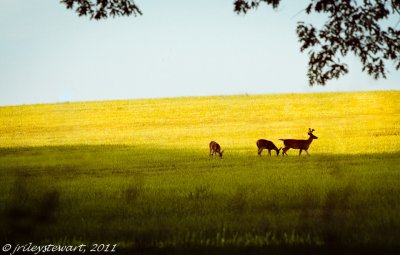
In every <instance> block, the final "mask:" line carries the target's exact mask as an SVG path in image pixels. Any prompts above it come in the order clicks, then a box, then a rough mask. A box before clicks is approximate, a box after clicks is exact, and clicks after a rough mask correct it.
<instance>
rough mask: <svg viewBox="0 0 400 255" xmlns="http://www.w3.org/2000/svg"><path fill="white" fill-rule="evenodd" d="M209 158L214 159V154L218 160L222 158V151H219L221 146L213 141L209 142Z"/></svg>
mask: <svg viewBox="0 0 400 255" xmlns="http://www.w3.org/2000/svg"><path fill="white" fill-rule="evenodd" d="M209 147H210V156H213V157H214V154H218V155H219V157H220V158H222V154H224V151H221V146H220V145H219V144H218V143H217V142H214V141H211V142H210V145H209Z"/></svg>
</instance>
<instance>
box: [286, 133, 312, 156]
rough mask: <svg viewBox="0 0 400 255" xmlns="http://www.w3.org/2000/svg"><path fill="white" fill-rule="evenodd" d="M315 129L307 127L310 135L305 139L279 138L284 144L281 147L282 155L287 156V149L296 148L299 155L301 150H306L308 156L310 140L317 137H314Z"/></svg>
mask: <svg viewBox="0 0 400 255" xmlns="http://www.w3.org/2000/svg"><path fill="white" fill-rule="evenodd" d="M314 131H315V129H311V128H309V129H308V135H309V136H310V137H309V138H308V139H307V140H295V139H279V140H281V141H283V144H284V145H285V148H283V149H282V156H285V154H286V156H288V155H287V153H286V152H287V151H288V150H289V149H298V150H300V152H299V156H300V155H301V152H302V151H303V150H305V151H306V153H307V155H308V156H310V153H308V148H309V147H310V144H311V142H312V141H313V140H314V139H318V137H316V136H315V135H314V134H313V132H314Z"/></svg>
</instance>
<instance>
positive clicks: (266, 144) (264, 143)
mask: <svg viewBox="0 0 400 255" xmlns="http://www.w3.org/2000/svg"><path fill="white" fill-rule="evenodd" d="M257 147H258V156H261V152H262V151H263V150H264V149H267V150H268V154H269V155H270V156H271V150H274V151H276V156H279V151H280V150H281V149H282V148H279V149H278V148H277V147H276V146H275V144H274V143H273V142H271V141H268V140H264V139H260V140H258V141H257Z"/></svg>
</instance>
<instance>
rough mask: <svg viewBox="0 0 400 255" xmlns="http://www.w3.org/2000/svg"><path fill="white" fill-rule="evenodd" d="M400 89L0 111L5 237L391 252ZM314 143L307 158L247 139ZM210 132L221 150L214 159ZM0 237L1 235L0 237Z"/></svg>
mask: <svg viewBox="0 0 400 255" xmlns="http://www.w3.org/2000/svg"><path fill="white" fill-rule="evenodd" d="M399 98H400V91H381V92H352V93H319V94H280V95H254V96H253V95H252V96H247V95H243V96H215V97H190V98H171V99H148V100H147V99H146V100H125V101H104V102H84V103H59V104H44V105H24V106H10V107H0V217H1V218H0V241H2V243H20V244H21V243H29V242H33V243H36V244H49V243H52V244H87V245H89V244H93V243H104V244H112V245H113V244H117V246H116V247H117V248H116V249H117V251H119V252H120V253H123V252H126V253H129V254H138V253H171V254H175V253H182V254H188V253H196V254H222V253H226V254H241V253H243V254H249V253H254V254H256V253H257V254H266V252H269V253H268V254H280V253H285V252H287V253H292V252H293V251H296V254H300V253H301V252H302V251H304V253H306V254H310V252H311V253H313V252H315V253H318V254H319V252H322V251H323V252H324V254H326V253H327V252H328V251H330V252H332V254H340V253H341V252H342V251H344V250H350V251H351V252H358V251H364V252H368V251H369V252H371V253H372V252H373V253H374V254H377V253H376V252H379V253H380V252H382V253H381V254H384V253H395V252H398V251H399V250H400V100H399ZM309 128H313V129H315V131H314V134H315V135H316V136H317V137H318V139H316V140H314V141H313V142H312V143H311V146H310V149H309V152H310V154H311V156H310V157H308V156H306V154H305V153H304V152H303V154H302V155H301V156H300V157H299V156H298V150H293V149H291V150H289V151H288V152H287V153H288V155H289V156H288V157H282V156H281V155H279V157H277V156H276V153H275V152H274V151H273V152H272V156H271V157H270V156H269V155H268V153H267V151H263V154H262V156H261V157H259V156H258V155H257V147H256V141H257V140H258V139H260V138H263V139H267V140H271V141H272V142H274V143H275V145H276V146H277V147H278V148H279V147H283V143H282V141H279V139H280V138H295V139H307V138H308V135H307V131H308V129H309ZM211 140H215V141H217V142H218V143H219V144H220V145H221V147H222V149H223V150H224V151H225V152H224V156H223V158H222V159H220V158H219V157H214V158H211V157H209V155H208V154H209V148H208V144H209V142H210V141H211ZM2 243H0V244H2Z"/></svg>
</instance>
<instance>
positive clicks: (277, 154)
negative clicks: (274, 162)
mask: <svg viewBox="0 0 400 255" xmlns="http://www.w3.org/2000/svg"><path fill="white" fill-rule="evenodd" d="M281 150H282V147H281V148H279V149H278V150H277V151H276V156H279V152H280V151H281Z"/></svg>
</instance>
